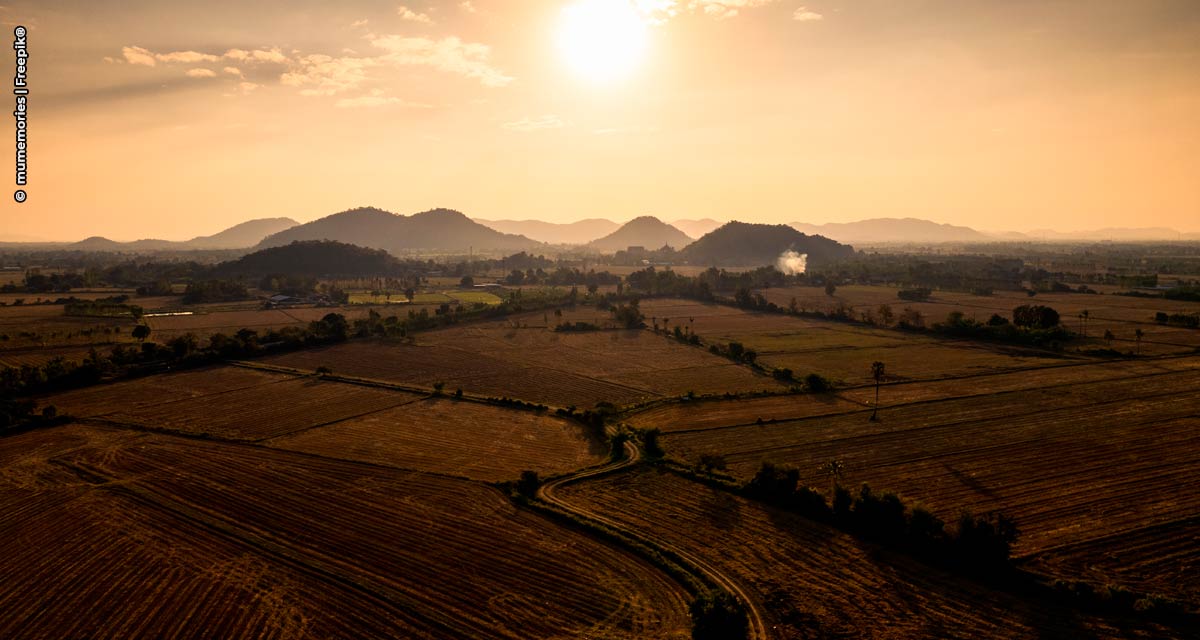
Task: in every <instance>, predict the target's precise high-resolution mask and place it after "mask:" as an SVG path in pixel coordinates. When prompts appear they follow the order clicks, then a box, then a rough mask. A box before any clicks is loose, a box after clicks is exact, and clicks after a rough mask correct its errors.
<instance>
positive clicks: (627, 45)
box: [557, 0, 647, 84]
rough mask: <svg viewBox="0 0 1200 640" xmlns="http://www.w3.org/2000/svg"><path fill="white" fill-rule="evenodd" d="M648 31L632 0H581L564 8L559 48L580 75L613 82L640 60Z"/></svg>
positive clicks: (627, 73) (604, 81)
mask: <svg viewBox="0 0 1200 640" xmlns="http://www.w3.org/2000/svg"><path fill="white" fill-rule="evenodd" d="M646 30H647V29H646V21H645V19H644V18H643V16H642V15H641V14H640V13H639V12H638V10H637V9H636V8H635V7H634V6H633V4H632V3H631V2H629V0H578V1H577V2H575V3H574V4H572V5H570V6H568V7H566V8H564V9H563V10H562V17H561V19H560V20H559V25H558V33H557V40H558V50H559V52H560V54H561V55H562V60H563V62H564V63H566V65H567V67H569V68H570V69H571V71H572V72H574V73H575V74H576V75H578V76H579V77H580V78H582V79H584V80H586V81H589V82H594V83H601V84H604V83H610V82H613V81H615V80H619V79H621V78H624V77H626V76H628V75H629V74H630V73H631V72H633V70H634V69H635V68H636V67H637V65H638V63H639V62H641V60H642V57H643V56H644V55H645V51H646V44H647V33H646Z"/></svg>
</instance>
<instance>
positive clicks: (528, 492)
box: [517, 469, 542, 498]
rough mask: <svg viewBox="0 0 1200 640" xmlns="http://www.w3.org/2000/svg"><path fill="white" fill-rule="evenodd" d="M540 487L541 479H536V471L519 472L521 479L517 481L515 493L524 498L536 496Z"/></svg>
mask: <svg viewBox="0 0 1200 640" xmlns="http://www.w3.org/2000/svg"><path fill="white" fill-rule="evenodd" d="M541 486H542V479H541V478H539V477H538V474H537V472H536V471H530V470H528V469H526V470H525V471H522V472H521V479H520V480H517V493H519V494H521V495H523V496H525V497H526V498H533V497H536V496H537V492H538V488H539V487H541Z"/></svg>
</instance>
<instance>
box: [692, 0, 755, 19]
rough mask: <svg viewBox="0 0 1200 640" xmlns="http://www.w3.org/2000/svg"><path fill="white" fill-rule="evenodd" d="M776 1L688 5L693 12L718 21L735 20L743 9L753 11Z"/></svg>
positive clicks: (706, 0)
mask: <svg viewBox="0 0 1200 640" xmlns="http://www.w3.org/2000/svg"><path fill="white" fill-rule="evenodd" d="M774 1H775V0H691V1H690V2H689V3H688V9H691V10H692V11H701V12H703V13H704V15H707V16H712V17H714V18H717V19H718V20H725V19H727V18H733V17H735V16H737V15H738V13H739V12H740V11H741V10H742V9H753V8H755V7H761V6H763V5H768V4H771V3H772V2H774Z"/></svg>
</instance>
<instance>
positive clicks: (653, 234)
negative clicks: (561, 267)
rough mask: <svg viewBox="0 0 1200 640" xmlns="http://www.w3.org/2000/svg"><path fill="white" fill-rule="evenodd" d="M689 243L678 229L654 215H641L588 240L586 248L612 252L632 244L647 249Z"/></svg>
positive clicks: (684, 234) (679, 245) (690, 240)
mask: <svg viewBox="0 0 1200 640" xmlns="http://www.w3.org/2000/svg"><path fill="white" fill-rule="evenodd" d="M691 243H692V239H691V238H690V237H688V235H687V234H686V233H684V232H682V231H680V230H679V229H676V228H675V227H672V226H671V225H669V224H667V223H665V222H663V221H662V220H659V219H658V218H655V217H654V216H642V217H640V218H634V219H633V220H630V221H629V222H626V223H625V224H623V225H621V228H620V229H617V230H616V231H614V232H612V233H610V234H608V235H606V236H604V237H603V238H600V239H598V240H593V241H592V242H589V243H588V245H587V248H588V249H589V250H591V251H598V252H603V253H612V252H614V251H620V250H622V249H627V248H629V247H633V246H638V247H645V248H647V249H660V248H662V247H664V246H669V247H671V248H673V249H681V248H683V247H685V246H687V245H689V244H691Z"/></svg>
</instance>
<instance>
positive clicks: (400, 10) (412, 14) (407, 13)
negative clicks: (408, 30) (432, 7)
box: [396, 5, 433, 24]
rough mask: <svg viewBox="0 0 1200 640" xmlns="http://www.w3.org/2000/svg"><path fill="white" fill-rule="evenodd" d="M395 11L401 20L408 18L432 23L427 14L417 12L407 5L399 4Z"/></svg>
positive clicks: (413, 20) (412, 20)
mask: <svg viewBox="0 0 1200 640" xmlns="http://www.w3.org/2000/svg"><path fill="white" fill-rule="evenodd" d="M396 13H397V14H399V16H400V19H401V20H408V21H409V22H422V23H424V24H433V20H430V19H429V16H428V15H426V14H424V13H418V12H416V11H413V10H412V9H409V8H408V7H406V6H404V5H400V6H399V7H397V8H396Z"/></svg>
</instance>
